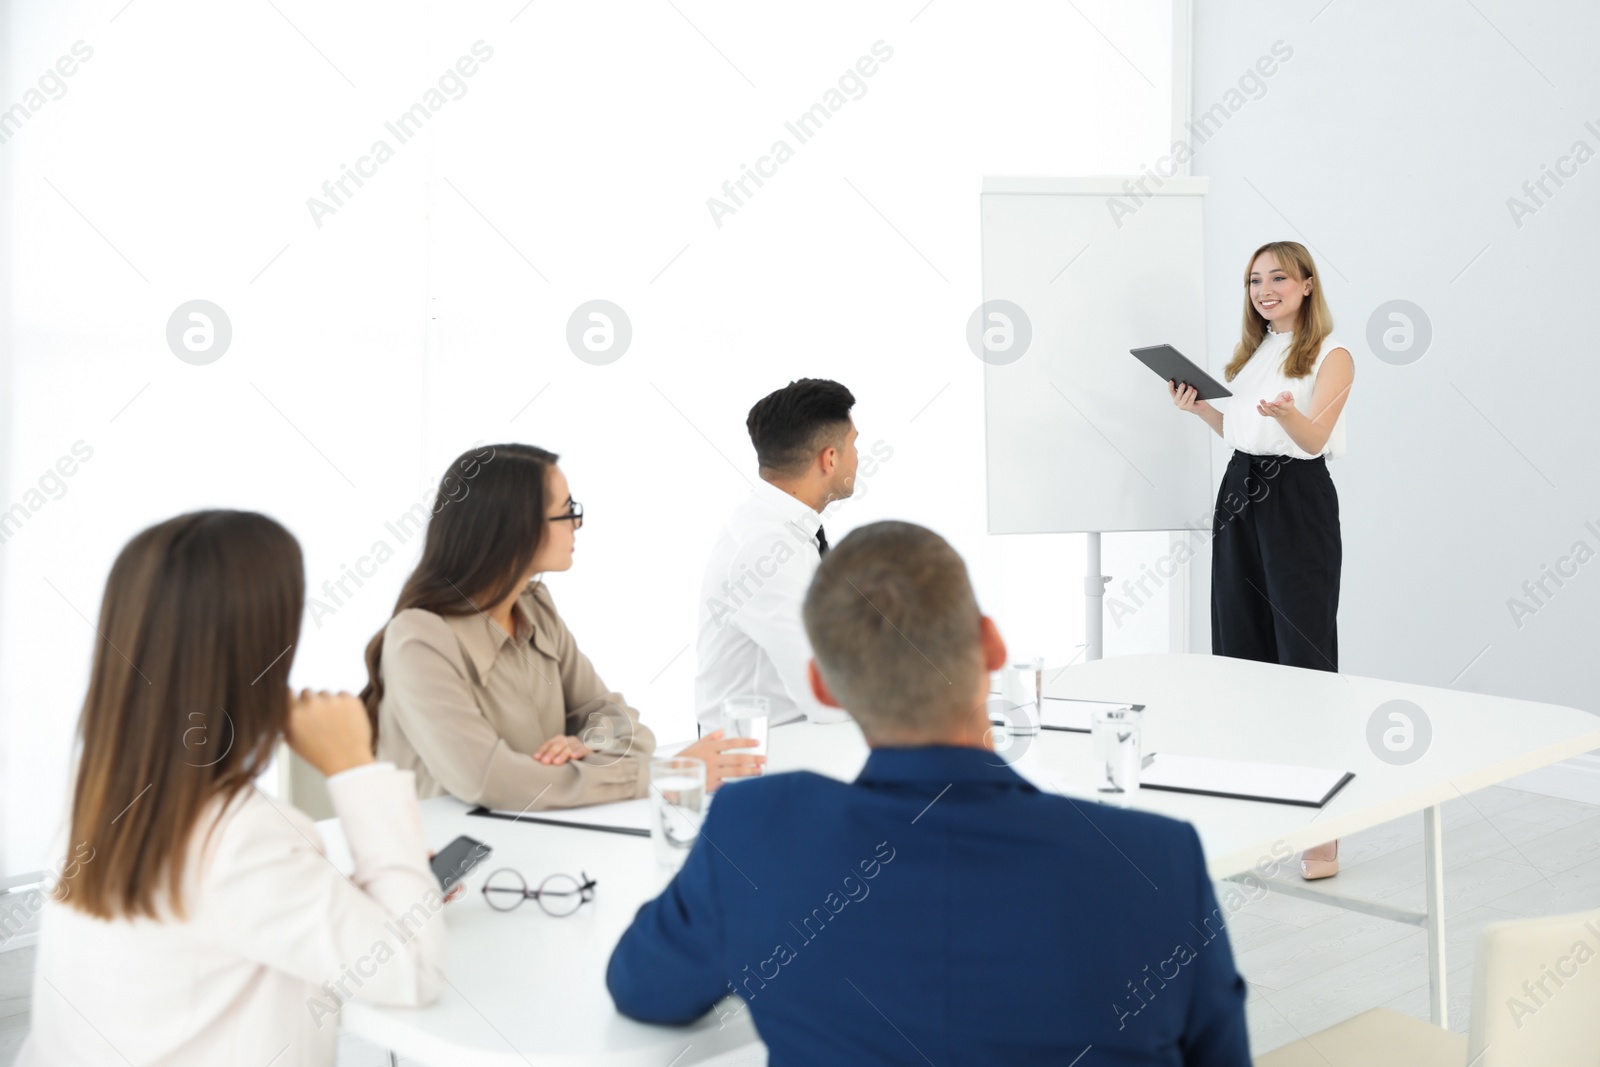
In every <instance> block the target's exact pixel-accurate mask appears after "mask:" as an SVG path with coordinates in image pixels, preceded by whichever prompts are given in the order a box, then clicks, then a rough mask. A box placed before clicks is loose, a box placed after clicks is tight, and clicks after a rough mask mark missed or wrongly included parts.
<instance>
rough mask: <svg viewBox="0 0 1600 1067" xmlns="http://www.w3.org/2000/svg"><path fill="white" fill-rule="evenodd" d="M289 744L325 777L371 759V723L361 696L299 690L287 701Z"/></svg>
mask: <svg viewBox="0 0 1600 1067" xmlns="http://www.w3.org/2000/svg"><path fill="white" fill-rule="evenodd" d="M287 734H288V741H289V747H290V748H291V749H293V750H294V752H295V754H296V755H298V756H299V757H300V758H301V759H303V760H305V761H306V762H307V763H309V764H311V766H313V767H315V768H316V769H317V770H318V771H320V772H321V773H322V774H323V775H324V776H326V777H329V778H331V777H333V776H334V775H336V774H338V773H339V772H340V771H348V770H350V769H351V768H352V767H360V766H363V765H364V764H368V763H371V762H372V723H371V722H370V721H369V720H368V719H367V708H366V705H364V704H362V703H361V698H360V697H357V696H351V695H350V694H349V693H346V692H343V691H340V692H338V693H330V692H328V691H327V690H326V689H320V690H318V691H316V692H312V691H311V690H309V689H302V690H300V695H299V696H294V697H291V698H290V701H289V728H288V730H287Z"/></svg>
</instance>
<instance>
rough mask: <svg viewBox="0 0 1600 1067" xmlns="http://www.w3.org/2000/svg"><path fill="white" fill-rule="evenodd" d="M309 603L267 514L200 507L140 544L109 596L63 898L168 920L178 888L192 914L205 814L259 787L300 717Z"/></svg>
mask: <svg viewBox="0 0 1600 1067" xmlns="http://www.w3.org/2000/svg"><path fill="white" fill-rule="evenodd" d="M304 606H305V572H304V567H303V563H302V560H301V555H300V545H299V543H298V542H296V541H295V539H294V536H293V535H292V534H290V533H289V531H288V530H285V529H284V528H283V527H282V526H280V525H278V523H276V522H274V521H273V520H271V519H269V518H267V517H266V516H265V515H258V514H256V513H255V512H250V511H196V512H191V513H189V514H187V515H179V516H178V517H177V518H174V519H168V520H167V521H166V522H163V523H160V524H158V525H156V526H152V527H150V528H149V529H148V530H145V531H144V532H142V533H140V534H138V535H137V536H136V537H134V538H133V540H131V541H129V542H128V544H127V546H126V547H124V548H123V550H122V552H121V553H120V554H119V555H118V556H117V560H116V562H115V563H113V564H112V565H111V574H110V577H108V578H107V579H106V589H105V597H104V599H103V600H102V602H101V605H100V625H99V631H100V635H101V637H102V640H101V641H100V642H99V643H98V644H97V645H96V646H95V651H94V657H93V663H92V666H91V669H90V674H89V692H88V695H87V696H86V697H85V699H84V703H83V714H82V715H81V717H80V718H79V720H78V740H79V744H80V747H81V753H80V755H79V758H78V769H77V778H76V781H75V783H74V786H73V797H72V838H71V840H72V841H73V842H75V843H76V844H75V845H74V846H73V847H74V849H75V850H76V851H77V852H78V862H75V863H74V864H73V865H72V866H73V868H74V870H73V873H72V875H71V876H70V877H64V878H63V880H62V881H61V882H59V883H58V885H57V888H56V895H57V898H58V899H64V900H66V901H67V902H68V903H69V905H70V906H72V907H75V908H77V909H78V910H80V911H83V912H87V913H88V914H90V915H94V916H96V917H98V918H102V919H114V918H119V917H133V916H140V915H143V916H149V917H151V918H157V917H158V910H157V901H158V899H160V898H161V896H162V895H163V893H162V891H163V890H165V899H166V900H167V902H168V903H170V905H171V908H172V911H173V913H174V914H175V915H177V916H179V917H181V916H182V915H183V902H182V900H181V899H180V892H179V889H180V886H181V885H182V881H183V873H184V866H185V860H186V857H187V847H188V844H189V839H190V836H191V835H192V833H193V832H194V830H195V828H196V824H197V823H198V822H199V820H200V818H201V816H202V814H203V813H204V811H205V810H206V808H207V806H208V805H209V804H211V802H212V801H213V800H215V799H216V798H217V797H219V796H220V797H222V798H223V800H224V802H225V803H226V802H227V801H228V800H231V799H232V798H233V797H234V796H235V795H236V794H238V793H239V792H240V791H242V790H244V789H245V788H247V787H248V786H249V785H250V783H251V781H252V780H253V779H254V778H255V777H256V775H257V774H259V773H260V772H261V770H262V768H263V767H264V766H265V764H266V763H267V761H268V759H269V758H270V757H271V755H272V749H273V746H274V745H275V744H276V743H277V740H278V738H279V737H281V736H282V735H283V732H284V729H285V726H286V725H287V722H288V716H289V667H290V665H291V664H292V663H293V662H294V653H293V648H294V645H295V643H296V642H297V641H298V640H299V635H300V615H301V612H302V611H303V609H304ZM215 826H216V823H215V822H213V823H212V827H213V828H215ZM85 846H87V847H88V848H89V849H90V852H89V857H90V858H89V859H84V858H83V857H82V850H83V849H84V847H85Z"/></svg>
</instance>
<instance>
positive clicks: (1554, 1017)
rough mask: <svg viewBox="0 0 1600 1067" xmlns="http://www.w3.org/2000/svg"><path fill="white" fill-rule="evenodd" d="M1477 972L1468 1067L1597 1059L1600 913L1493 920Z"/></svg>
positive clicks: (1541, 1066) (1558, 1065) (1555, 1066)
mask: <svg viewBox="0 0 1600 1067" xmlns="http://www.w3.org/2000/svg"><path fill="white" fill-rule="evenodd" d="M1474 971H1475V977H1474V979H1473V989H1472V1031H1471V1034H1470V1039H1469V1044H1468V1051H1467V1062H1468V1063H1469V1064H1471V1065H1472V1067H1530V1065H1533V1064H1537V1065H1538V1067H1567V1065H1569V1064H1570V1065H1576V1064H1585V1065H1588V1067H1593V1065H1594V1064H1596V1063H1597V1062H1600V911H1587V912H1580V913H1578V914H1576V915H1557V916H1554V917H1551V918H1544V919H1517V920H1513V921H1510V922H1502V923H1491V924H1489V926H1487V927H1485V928H1484V931H1483V936H1482V938H1481V939H1480V940H1479V942H1478V958H1477V965H1476V967H1475V968H1474Z"/></svg>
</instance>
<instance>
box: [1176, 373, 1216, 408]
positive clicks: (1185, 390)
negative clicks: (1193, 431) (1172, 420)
mask: <svg viewBox="0 0 1600 1067" xmlns="http://www.w3.org/2000/svg"><path fill="white" fill-rule="evenodd" d="M1167 394H1168V395H1169V396H1171V397H1172V402H1173V403H1174V404H1176V405H1178V410H1179V411H1192V412H1194V413H1195V414H1196V415H1198V414H1199V413H1200V412H1202V411H1210V410H1211V405H1210V404H1208V403H1206V402H1205V401H1204V400H1201V399H1199V397H1200V391H1199V390H1198V389H1196V388H1195V387H1194V386H1192V385H1179V384H1178V383H1177V382H1174V381H1173V380H1172V379H1171V378H1168V379H1167Z"/></svg>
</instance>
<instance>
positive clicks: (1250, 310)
mask: <svg viewBox="0 0 1600 1067" xmlns="http://www.w3.org/2000/svg"><path fill="white" fill-rule="evenodd" d="M1263 252H1270V253H1272V255H1273V258H1275V259H1276V260H1277V261H1278V266H1279V267H1280V268H1282V269H1283V271H1284V273H1285V274H1288V275H1290V276H1291V277H1293V278H1294V279H1295V281H1305V280H1306V279H1307V278H1310V279H1312V285H1311V292H1310V293H1308V294H1306V297H1305V299H1304V300H1303V301H1302V302H1301V304H1300V313H1299V316H1298V318H1299V321H1298V322H1296V323H1295V324H1294V330H1293V333H1294V336H1293V338H1292V339H1291V340H1290V341H1289V351H1288V352H1287V353H1286V354H1285V355H1284V360H1283V373H1284V375H1285V376H1287V377H1290V378H1304V377H1305V376H1306V375H1307V374H1310V373H1311V365H1312V364H1313V363H1315V362H1316V361H1317V355H1318V354H1319V353H1320V352H1321V351H1322V342H1323V341H1324V340H1326V339H1327V336H1328V335H1329V334H1330V333H1332V332H1333V315H1332V314H1331V313H1330V312H1329V311H1328V302H1327V301H1326V300H1324V299H1323V298H1322V286H1321V285H1320V284H1319V283H1318V282H1317V280H1316V275H1317V268H1316V264H1314V263H1312V262H1311V253H1310V252H1307V251H1306V246H1305V245H1303V244H1301V243H1300V242H1298V241H1268V242H1267V243H1266V244H1264V245H1262V246H1261V247H1260V248H1258V249H1256V250H1255V251H1254V252H1251V253H1250V258H1249V260H1248V261H1246V263H1245V265H1244V329H1243V332H1242V333H1241V334H1240V337H1239V343H1238V344H1237V345H1235V346H1234V349H1233V359H1232V360H1230V361H1229V362H1228V366H1227V368H1226V370H1225V372H1224V373H1225V375H1226V378H1227V380H1228V381H1230V382H1231V381H1233V379H1234V376H1235V375H1237V374H1238V373H1239V372H1240V371H1241V370H1243V369H1244V365H1245V364H1246V363H1248V362H1250V357H1251V356H1252V355H1254V354H1255V350H1256V349H1257V348H1259V347H1260V346H1261V340H1262V338H1264V337H1266V336H1267V320H1266V319H1264V318H1262V316H1261V312H1259V311H1257V310H1256V306H1255V304H1254V302H1252V301H1251V299H1250V271H1251V269H1252V268H1254V266H1255V262H1256V260H1257V258H1259V257H1260V255H1261V253H1263Z"/></svg>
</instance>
